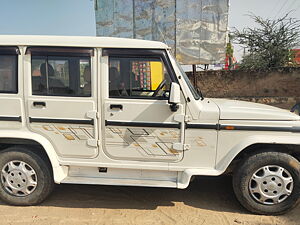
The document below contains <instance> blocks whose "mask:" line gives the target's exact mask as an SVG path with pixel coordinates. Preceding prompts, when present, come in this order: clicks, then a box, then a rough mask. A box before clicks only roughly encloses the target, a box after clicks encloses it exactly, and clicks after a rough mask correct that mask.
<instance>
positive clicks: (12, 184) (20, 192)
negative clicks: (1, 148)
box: [1, 161, 37, 197]
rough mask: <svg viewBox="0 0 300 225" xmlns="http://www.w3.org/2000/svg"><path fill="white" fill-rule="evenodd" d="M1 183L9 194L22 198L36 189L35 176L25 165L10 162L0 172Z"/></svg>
mask: <svg viewBox="0 0 300 225" xmlns="http://www.w3.org/2000/svg"><path fill="white" fill-rule="evenodd" d="M1 183H2V185H3V187H4V188H5V190H6V191H7V192H8V193H9V194H11V195H14V196H18V197H24V196H27V195H30V194H31V193H32V192H33V191H34V190H35V188H36V187H37V175H36V172H35V171H34V169H33V168H32V167H31V166H30V165H28V164H27V163H25V162H23V161H10V162H8V163H7V164H5V166H4V167H3V168H2V170H1Z"/></svg>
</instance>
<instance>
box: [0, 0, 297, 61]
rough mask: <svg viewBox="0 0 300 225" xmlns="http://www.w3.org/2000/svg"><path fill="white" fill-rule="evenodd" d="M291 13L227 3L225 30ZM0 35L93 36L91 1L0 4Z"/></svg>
mask: <svg viewBox="0 0 300 225" xmlns="http://www.w3.org/2000/svg"><path fill="white" fill-rule="evenodd" d="M107 1H109V0H107ZM292 10H294V11H292ZM290 11H292V12H291V13H290V15H291V16H292V17H295V18H298V19H300V0H230V10H229V24H228V26H229V28H230V29H232V28H233V27H236V28H237V29H243V28H245V27H247V26H250V27H251V26H252V27H253V26H254V23H253V22H252V21H251V19H250V18H249V17H248V16H247V14H249V13H251V12H252V13H254V14H256V15H258V16H262V17H265V18H266V17H269V18H278V17H281V16H283V15H284V14H286V13H288V12H290ZM0 34H25V35H75V36H76V35H80V36H81V35H85V36H94V35H96V25H95V14H94V1H93V0H0ZM235 55H236V57H237V58H238V59H240V58H241V57H242V55H243V49H241V48H239V47H237V46H235Z"/></svg>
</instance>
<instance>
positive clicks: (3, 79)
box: [0, 52, 18, 93]
mask: <svg viewBox="0 0 300 225" xmlns="http://www.w3.org/2000/svg"><path fill="white" fill-rule="evenodd" d="M17 60H18V56H17V55H1V52H0V93H17V92H18V90H17Z"/></svg>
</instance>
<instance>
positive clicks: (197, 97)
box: [174, 59, 200, 100]
mask: <svg viewBox="0 0 300 225" xmlns="http://www.w3.org/2000/svg"><path fill="white" fill-rule="evenodd" d="M174 61H175V62H176V64H177V67H178V68H179V70H180V72H181V75H182V76H183V78H184V80H185V82H186V83H187V85H188V87H189V89H190V90H191V92H192V94H193V96H194V98H195V99H196V100H199V99H200V95H199V94H198V92H197V91H196V89H195V87H194V86H193V85H192V83H191V81H190V79H189V78H188V76H187V75H186V73H185V72H184V70H183V69H182V67H181V65H180V64H179V63H178V62H177V61H176V60H175V59H174Z"/></svg>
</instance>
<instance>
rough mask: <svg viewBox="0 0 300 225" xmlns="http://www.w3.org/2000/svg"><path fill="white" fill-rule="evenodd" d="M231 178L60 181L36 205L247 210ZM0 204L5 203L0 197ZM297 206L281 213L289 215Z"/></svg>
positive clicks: (241, 212)
mask: <svg viewBox="0 0 300 225" xmlns="http://www.w3.org/2000/svg"><path fill="white" fill-rule="evenodd" d="M231 182H232V179H231V176H219V177H197V178H195V179H194V180H193V181H192V182H191V184H190V186H189V187H188V188H187V189H184V190H180V189H173V188H148V187H124V186H122V187H121V186H104V185H103V186H102V185H74V184H61V185H57V186H56V188H55V189H54V191H53V193H52V195H51V196H50V197H48V198H47V199H46V201H45V202H43V203H42V204H41V205H40V206H39V207H58V208H99V209H137V210H155V209H156V208H158V207H160V206H170V207H172V206H175V203H184V204H185V205H188V206H192V207H194V208H198V209H204V210H212V211H217V212H231V213H238V214H251V213H249V212H248V211H246V210H245V209H244V208H243V207H242V206H241V205H240V204H239V203H238V201H237V200H236V198H235V196H234V192H233V189H232V184H231ZM0 205H5V203H3V202H1V201H0ZM298 208H299V207H297V208H296V209H294V210H292V211H291V212H290V213H288V214H287V215H284V217H286V218H287V219H288V218H289V217H291V218H290V219H292V217H295V214H297V212H296V211H297V209H298ZM296 217H297V216H296Z"/></svg>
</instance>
